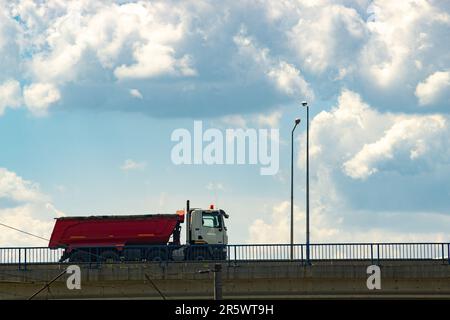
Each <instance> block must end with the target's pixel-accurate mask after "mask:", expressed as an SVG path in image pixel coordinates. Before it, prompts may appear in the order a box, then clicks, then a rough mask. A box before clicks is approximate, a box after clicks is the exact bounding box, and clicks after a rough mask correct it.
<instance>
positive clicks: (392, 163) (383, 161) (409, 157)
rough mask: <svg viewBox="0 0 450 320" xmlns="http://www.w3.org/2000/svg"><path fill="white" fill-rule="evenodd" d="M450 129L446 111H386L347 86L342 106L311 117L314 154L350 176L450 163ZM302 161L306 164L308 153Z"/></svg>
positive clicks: (363, 177)
mask: <svg viewBox="0 0 450 320" xmlns="http://www.w3.org/2000/svg"><path fill="white" fill-rule="evenodd" d="M449 134H450V128H449V124H448V119H447V118H446V117H445V116H443V115H438V114H436V115H419V114H403V113H397V114H396V113H381V112H379V111H377V110H376V109H374V108H372V107H370V106H369V105H368V104H366V103H365V102H363V101H362V99H361V97H360V96H359V95H358V94H357V93H355V92H352V91H350V90H343V91H342V93H341V95H340V96H339V98H338V103H337V106H336V107H334V108H332V109H331V110H330V111H322V112H320V113H319V114H318V115H317V116H315V117H314V119H313V120H312V121H311V150H310V151H311V152H310V154H311V157H312V158H314V159H316V160H314V161H320V162H321V163H323V164H324V165H326V166H329V167H330V168H333V169H334V170H341V171H342V172H343V173H345V174H346V175H348V176H349V177H352V178H355V179H365V178H367V177H369V176H371V175H373V174H375V173H376V172H378V171H379V170H388V171H389V170H393V171H397V172H405V170H404V168H413V167H415V168H416V171H417V170H422V169H423V165H425V164H427V163H428V164H431V163H432V162H436V161H439V162H441V163H446V161H448V159H450V158H449V157H450V155H449V153H448V152H446V151H444V150H448V148H449V144H448V139H447V138H446V137H448V136H449ZM304 147H305V146H304V145H302V148H304ZM299 164H300V165H301V166H302V167H303V166H304V165H303V164H304V157H303V156H302V157H301V158H299ZM419 164H420V165H419Z"/></svg>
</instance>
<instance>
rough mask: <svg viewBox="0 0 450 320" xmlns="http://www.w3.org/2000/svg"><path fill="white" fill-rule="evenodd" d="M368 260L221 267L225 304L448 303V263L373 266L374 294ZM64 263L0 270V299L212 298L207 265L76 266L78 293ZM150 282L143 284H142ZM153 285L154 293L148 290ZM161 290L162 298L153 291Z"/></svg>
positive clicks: (128, 264)
mask: <svg viewBox="0 0 450 320" xmlns="http://www.w3.org/2000/svg"><path fill="white" fill-rule="evenodd" d="M370 265H372V262H371V261H370V260H368V261H316V262H312V264H311V265H303V264H302V263H300V262H291V261H278V262H276V261H272V262H271V261H259V262H256V261H255V262H244V261H239V262H231V261H227V262H224V263H222V282H223V298H224V299H233V298H239V299H265V298H270V299H298V298H300V299H302V298H330V299H333V298H355V299H358V298H447V299H449V298H450V265H449V264H448V263H445V262H444V261H442V260H437V261H380V262H379V263H378V265H379V266H380V273H381V275H380V281H381V289H379V290H377V289H374V290H369V289H368V288H367V284H366V282H367V279H368V277H369V274H367V267H368V266H370ZM67 266H68V265H67V264H30V265H27V267H26V269H25V270H19V268H18V266H17V265H0V299H28V298H29V297H31V296H32V295H33V294H34V293H36V292H37V291H38V290H39V289H41V288H42V287H43V286H45V284H46V283H48V282H49V281H51V280H52V279H54V278H55V277H56V276H58V275H59V274H61V273H62V276H61V277H60V278H59V279H57V280H56V281H55V282H53V283H52V284H51V285H50V286H49V288H47V289H45V290H43V291H42V292H41V293H39V294H38V295H37V296H36V297H35V299H162V296H161V294H162V295H163V296H164V297H165V298H166V299H168V300H169V299H212V297H213V274H212V273H199V272H198V271H200V270H206V269H212V268H213V267H214V263H213V262H211V263H208V262H170V263H156V262H150V263H147V262H146V263H116V264H103V265H80V268H81V289H80V290H76V289H75V290H69V289H68V288H67V286H66V281H67V278H68V277H69V275H68V274H65V273H64V270H65V269H66V268H67ZM149 279H150V281H149ZM155 287H156V288H155ZM158 290H159V291H160V292H161V294H160V293H159V292H158Z"/></svg>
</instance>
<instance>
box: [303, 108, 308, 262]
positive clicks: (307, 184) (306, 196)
mask: <svg viewBox="0 0 450 320" xmlns="http://www.w3.org/2000/svg"><path fill="white" fill-rule="evenodd" d="M302 106H303V107H305V108H306V262H307V263H308V264H310V259H309V258H310V250H309V249H310V248H309V244H310V242H309V105H308V102H306V101H302Z"/></svg>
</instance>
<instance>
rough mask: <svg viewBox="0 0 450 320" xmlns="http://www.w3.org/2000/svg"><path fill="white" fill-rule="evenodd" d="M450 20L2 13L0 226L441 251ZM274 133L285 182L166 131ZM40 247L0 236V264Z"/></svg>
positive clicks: (183, 5) (276, 7)
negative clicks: (191, 209)
mask: <svg viewBox="0 0 450 320" xmlns="http://www.w3.org/2000/svg"><path fill="white" fill-rule="evenodd" d="M449 43H450V2H447V1H438V0H435V1H433V0H404V1H388V0H373V1H369V0H355V1H350V0H334V1H333V0H316V1H312V0H308V1H306V0H292V1H270V0H267V1H266V0H253V1H246V0H244V1H220V2H217V1H205V0H195V1H190V0H186V1H170V0H169V1H116V2H114V1H93V0H91V1H87V0H80V1H62V0H52V1H43V0H42V1H31V0H17V1H6V0H0V68H1V70H2V72H1V73H0V223H4V224H8V225H11V226H14V227H16V228H20V229H23V230H26V231H28V232H31V233H34V234H37V235H39V236H42V237H44V238H49V237H50V234H51V230H52V228H53V224H54V218H55V217H59V216H64V215H65V216H71V215H98V214H144V213H146V214H148V213H174V212H175V211H176V210H178V209H182V208H184V206H185V201H186V200H187V199H190V200H191V203H192V205H193V206H195V207H207V206H209V204H215V205H216V206H218V207H220V208H223V209H224V210H225V211H227V213H228V214H229V215H230V218H229V220H228V221H227V225H228V232H229V240H230V243H236V244H239V243H288V242H289V223H290V220H289V217H290V202H289V199H290V156H291V154H290V152H291V150H290V139H291V130H292V128H293V125H294V119H295V118H301V119H302V122H301V123H300V125H299V127H298V128H297V129H296V131H295V141H294V147H295V154H294V156H295V175H294V190H295V193H294V196H295V199H294V201H295V219H294V220H295V242H298V243H302V242H304V241H305V240H304V239H305V232H304V230H305V174H306V173H305V161H306V158H305V150H306V135H305V130H306V125H305V124H306V112H305V108H302V107H301V101H303V100H306V101H308V103H309V105H310V179H311V180H310V190H311V191H310V192H311V242H313V243H330V242H369V241H370V242H402V241H405V242H415V241H417V242H421V241H427V242H433V241H438V242H441V241H447V242H448V241H450V232H449V230H450V179H449V178H450V116H449V113H450V50H449ZM194 121H202V122H203V126H204V127H205V128H216V129H219V130H223V131H225V130H226V129H229V128H235V129H236V128H241V129H249V128H250V129H278V130H279V134H280V147H279V157H280V167H279V170H278V172H277V174H275V175H261V174H260V170H259V167H258V166H255V165H251V164H241V165H205V164H203V165H176V164H174V163H173V161H172V159H171V150H172V148H173V147H174V144H175V143H174V142H173V141H171V134H172V133H173V132H174V130H176V129H179V128H185V129H187V130H189V131H192V130H193V126H194ZM25 245H33V246H46V245H47V243H46V241H43V240H40V239H37V238H32V237H29V236H26V235H23V234H20V233H17V232H15V231H12V230H8V229H6V228H3V227H0V246H25Z"/></svg>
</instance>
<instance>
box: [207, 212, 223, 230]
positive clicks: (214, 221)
mask: <svg viewBox="0 0 450 320" xmlns="http://www.w3.org/2000/svg"><path fill="white" fill-rule="evenodd" d="M202 218H203V226H204V227H208V228H221V227H222V223H221V219H220V215H219V214H218V213H213V212H203V215H202Z"/></svg>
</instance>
